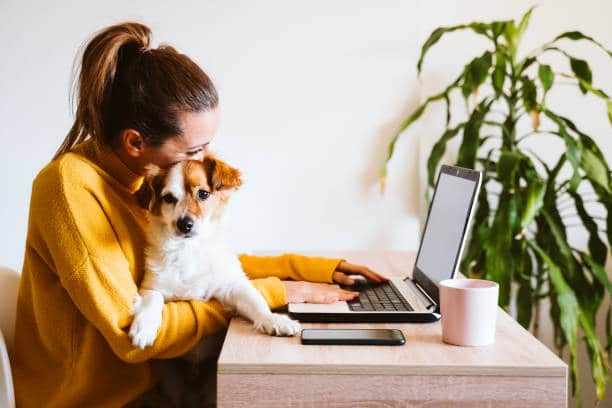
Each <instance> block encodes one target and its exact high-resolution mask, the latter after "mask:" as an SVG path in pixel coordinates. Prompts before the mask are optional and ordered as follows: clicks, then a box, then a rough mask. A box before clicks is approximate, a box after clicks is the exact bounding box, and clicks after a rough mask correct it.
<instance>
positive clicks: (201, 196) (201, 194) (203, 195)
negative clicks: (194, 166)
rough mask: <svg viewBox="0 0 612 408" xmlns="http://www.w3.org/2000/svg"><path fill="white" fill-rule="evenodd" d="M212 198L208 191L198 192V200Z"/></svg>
mask: <svg viewBox="0 0 612 408" xmlns="http://www.w3.org/2000/svg"><path fill="white" fill-rule="evenodd" d="M208 196H210V193H209V192H208V191H206V190H198V199H199V200H201V201H204V200H206V199H207V198H208Z"/></svg>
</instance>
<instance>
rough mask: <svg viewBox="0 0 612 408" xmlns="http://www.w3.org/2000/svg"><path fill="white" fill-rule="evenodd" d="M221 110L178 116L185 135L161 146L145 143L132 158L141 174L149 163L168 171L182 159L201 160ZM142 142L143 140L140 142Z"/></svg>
mask: <svg viewBox="0 0 612 408" xmlns="http://www.w3.org/2000/svg"><path fill="white" fill-rule="evenodd" d="M219 118H220V112H219V107H216V108H214V109H212V110H208V111H205V112H185V113H181V114H179V120H180V122H181V128H182V129H183V134H182V135H181V136H177V137H171V138H169V139H167V140H166V141H165V142H164V143H163V144H162V145H160V146H147V145H146V144H143V145H142V146H141V150H140V151H139V153H138V155H137V156H136V157H134V156H133V155H132V159H133V160H134V159H135V161H136V162H137V163H134V164H135V166H134V167H136V170H137V171H138V172H139V173H142V172H143V171H144V168H145V166H146V165H148V164H155V165H157V166H159V167H162V168H166V167H170V166H171V165H173V164H175V163H178V162H180V161H183V160H202V158H203V157H204V153H205V152H206V151H207V149H208V145H209V144H210V142H211V141H212V139H213V137H214V136H215V133H216V131H217V128H218V126H219ZM141 140H142V139H141Z"/></svg>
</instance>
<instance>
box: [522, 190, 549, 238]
mask: <svg viewBox="0 0 612 408" xmlns="http://www.w3.org/2000/svg"><path fill="white" fill-rule="evenodd" d="M545 187H546V184H545V183H544V181H542V180H540V179H532V180H530V181H529V184H528V185H527V189H526V191H525V205H524V207H523V211H522V215H521V231H523V230H524V229H525V228H527V227H528V226H529V224H531V223H532V222H533V219H534V218H535V216H536V215H537V214H538V212H539V211H540V209H541V208H542V206H543V205H544V193H545V192H546V189H545Z"/></svg>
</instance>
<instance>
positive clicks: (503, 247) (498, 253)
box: [484, 187, 519, 309]
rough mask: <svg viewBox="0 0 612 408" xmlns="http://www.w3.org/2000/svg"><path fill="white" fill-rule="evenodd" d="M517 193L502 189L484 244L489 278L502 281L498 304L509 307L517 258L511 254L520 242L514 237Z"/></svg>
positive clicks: (498, 281)
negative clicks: (513, 246)
mask: <svg viewBox="0 0 612 408" xmlns="http://www.w3.org/2000/svg"><path fill="white" fill-rule="evenodd" d="M516 220H517V196H516V194H512V193H510V192H509V189H508V188H505V187H504V188H503V190H502V192H501V194H500V196H499V203H498V206H497V210H496V211H495V218H494V219H493V224H492V225H491V232H490V234H489V239H488V240H487V241H485V243H484V249H485V252H486V260H485V265H486V267H485V268H486V269H485V270H486V279H490V280H493V281H495V282H497V283H498V284H499V305H500V306H502V307H503V308H506V309H507V308H508V305H509V304H510V291H511V283H512V280H513V279H514V276H515V270H516V260H515V259H514V257H513V255H512V245H513V244H514V245H519V244H518V241H516V240H514V239H513V237H514V235H515V234H516V232H517V231H516V228H515V225H516V224H517V222H516Z"/></svg>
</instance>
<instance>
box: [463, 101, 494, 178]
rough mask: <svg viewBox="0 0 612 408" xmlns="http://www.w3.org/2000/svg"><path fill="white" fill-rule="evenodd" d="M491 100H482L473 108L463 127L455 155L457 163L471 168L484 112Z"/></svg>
mask: <svg viewBox="0 0 612 408" xmlns="http://www.w3.org/2000/svg"><path fill="white" fill-rule="evenodd" d="M491 104H492V101H486V100H485V101H483V103H482V104H481V106H480V108H479V109H474V110H473V111H472V114H471V115H470V118H469V119H468V121H467V123H466V124H465V128H464V129H463V142H462V143H461V147H460V148H459V153H458V156H457V165H458V166H460V167H466V168H470V169H473V168H474V165H475V162H476V152H477V151H478V147H479V143H478V140H479V138H478V136H479V134H480V127H481V126H482V122H483V121H484V118H485V116H486V114H487V113H488V112H489V109H490V108H491Z"/></svg>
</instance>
